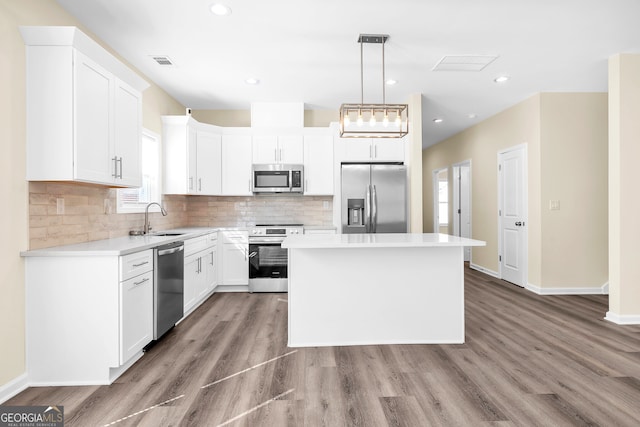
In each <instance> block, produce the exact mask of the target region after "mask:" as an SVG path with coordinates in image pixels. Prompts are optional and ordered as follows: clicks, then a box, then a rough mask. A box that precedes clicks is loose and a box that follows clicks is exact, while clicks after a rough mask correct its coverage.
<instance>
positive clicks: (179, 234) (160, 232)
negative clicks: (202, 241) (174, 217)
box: [149, 231, 185, 236]
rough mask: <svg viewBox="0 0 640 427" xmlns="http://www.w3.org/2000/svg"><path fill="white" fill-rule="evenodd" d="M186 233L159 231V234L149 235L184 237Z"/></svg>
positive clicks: (152, 234) (150, 234)
mask: <svg viewBox="0 0 640 427" xmlns="http://www.w3.org/2000/svg"><path fill="white" fill-rule="evenodd" d="M183 234H185V233H180V232H177V231H158V232H157V233H149V236H182V235H183Z"/></svg>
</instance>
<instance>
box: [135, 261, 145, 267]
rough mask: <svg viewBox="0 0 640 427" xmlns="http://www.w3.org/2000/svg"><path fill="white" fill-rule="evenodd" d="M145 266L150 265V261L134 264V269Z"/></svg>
mask: <svg viewBox="0 0 640 427" xmlns="http://www.w3.org/2000/svg"><path fill="white" fill-rule="evenodd" d="M145 264H149V261H145V262H141V263H140V264H133V267H142V266H143V265H145Z"/></svg>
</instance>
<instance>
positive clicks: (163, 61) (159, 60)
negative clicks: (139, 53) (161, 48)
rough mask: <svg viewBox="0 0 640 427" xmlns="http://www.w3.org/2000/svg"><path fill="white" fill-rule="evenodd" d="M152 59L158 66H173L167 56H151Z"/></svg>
mask: <svg viewBox="0 0 640 427" xmlns="http://www.w3.org/2000/svg"><path fill="white" fill-rule="evenodd" d="M152 58H153V60H154V61H156V62H157V63H158V64H160V65H173V62H171V59H169V57H168V56H152Z"/></svg>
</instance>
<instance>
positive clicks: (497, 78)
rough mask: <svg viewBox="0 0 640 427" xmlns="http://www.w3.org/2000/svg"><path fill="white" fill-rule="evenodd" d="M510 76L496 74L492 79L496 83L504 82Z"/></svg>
mask: <svg viewBox="0 0 640 427" xmlns="http://www.w3.org/2000/svg"><path fill="white" fill-rule="evenodd" d="M510 78H511V77H509V76H498V77H496V78H495V79H493V81H494V82H496V83H504V82H506V81H507V80H509V79H510Z"/></svg>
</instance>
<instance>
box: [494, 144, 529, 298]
mask: <svg viewBox="0 0 640 427" xmlns="http://www.w3.org/2000/svg"><path fill="white" fill-rule="evenodd" d="M527 200H528V197H527V145H526V144H521V145H518V146H515V147H512V148H508V149H506V150H504V151H501V152H498V233H499V236H498V259H499V262H500V278H501V279H503V280H506V281H508V282H511V283H513V284H515V285H518V286H522V287H524V286H525V285H526V284H527V277H528V276H527V262H528V254H527V247H528V243H527V240H528V236H527V225H528V220H527Z"/></svg>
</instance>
